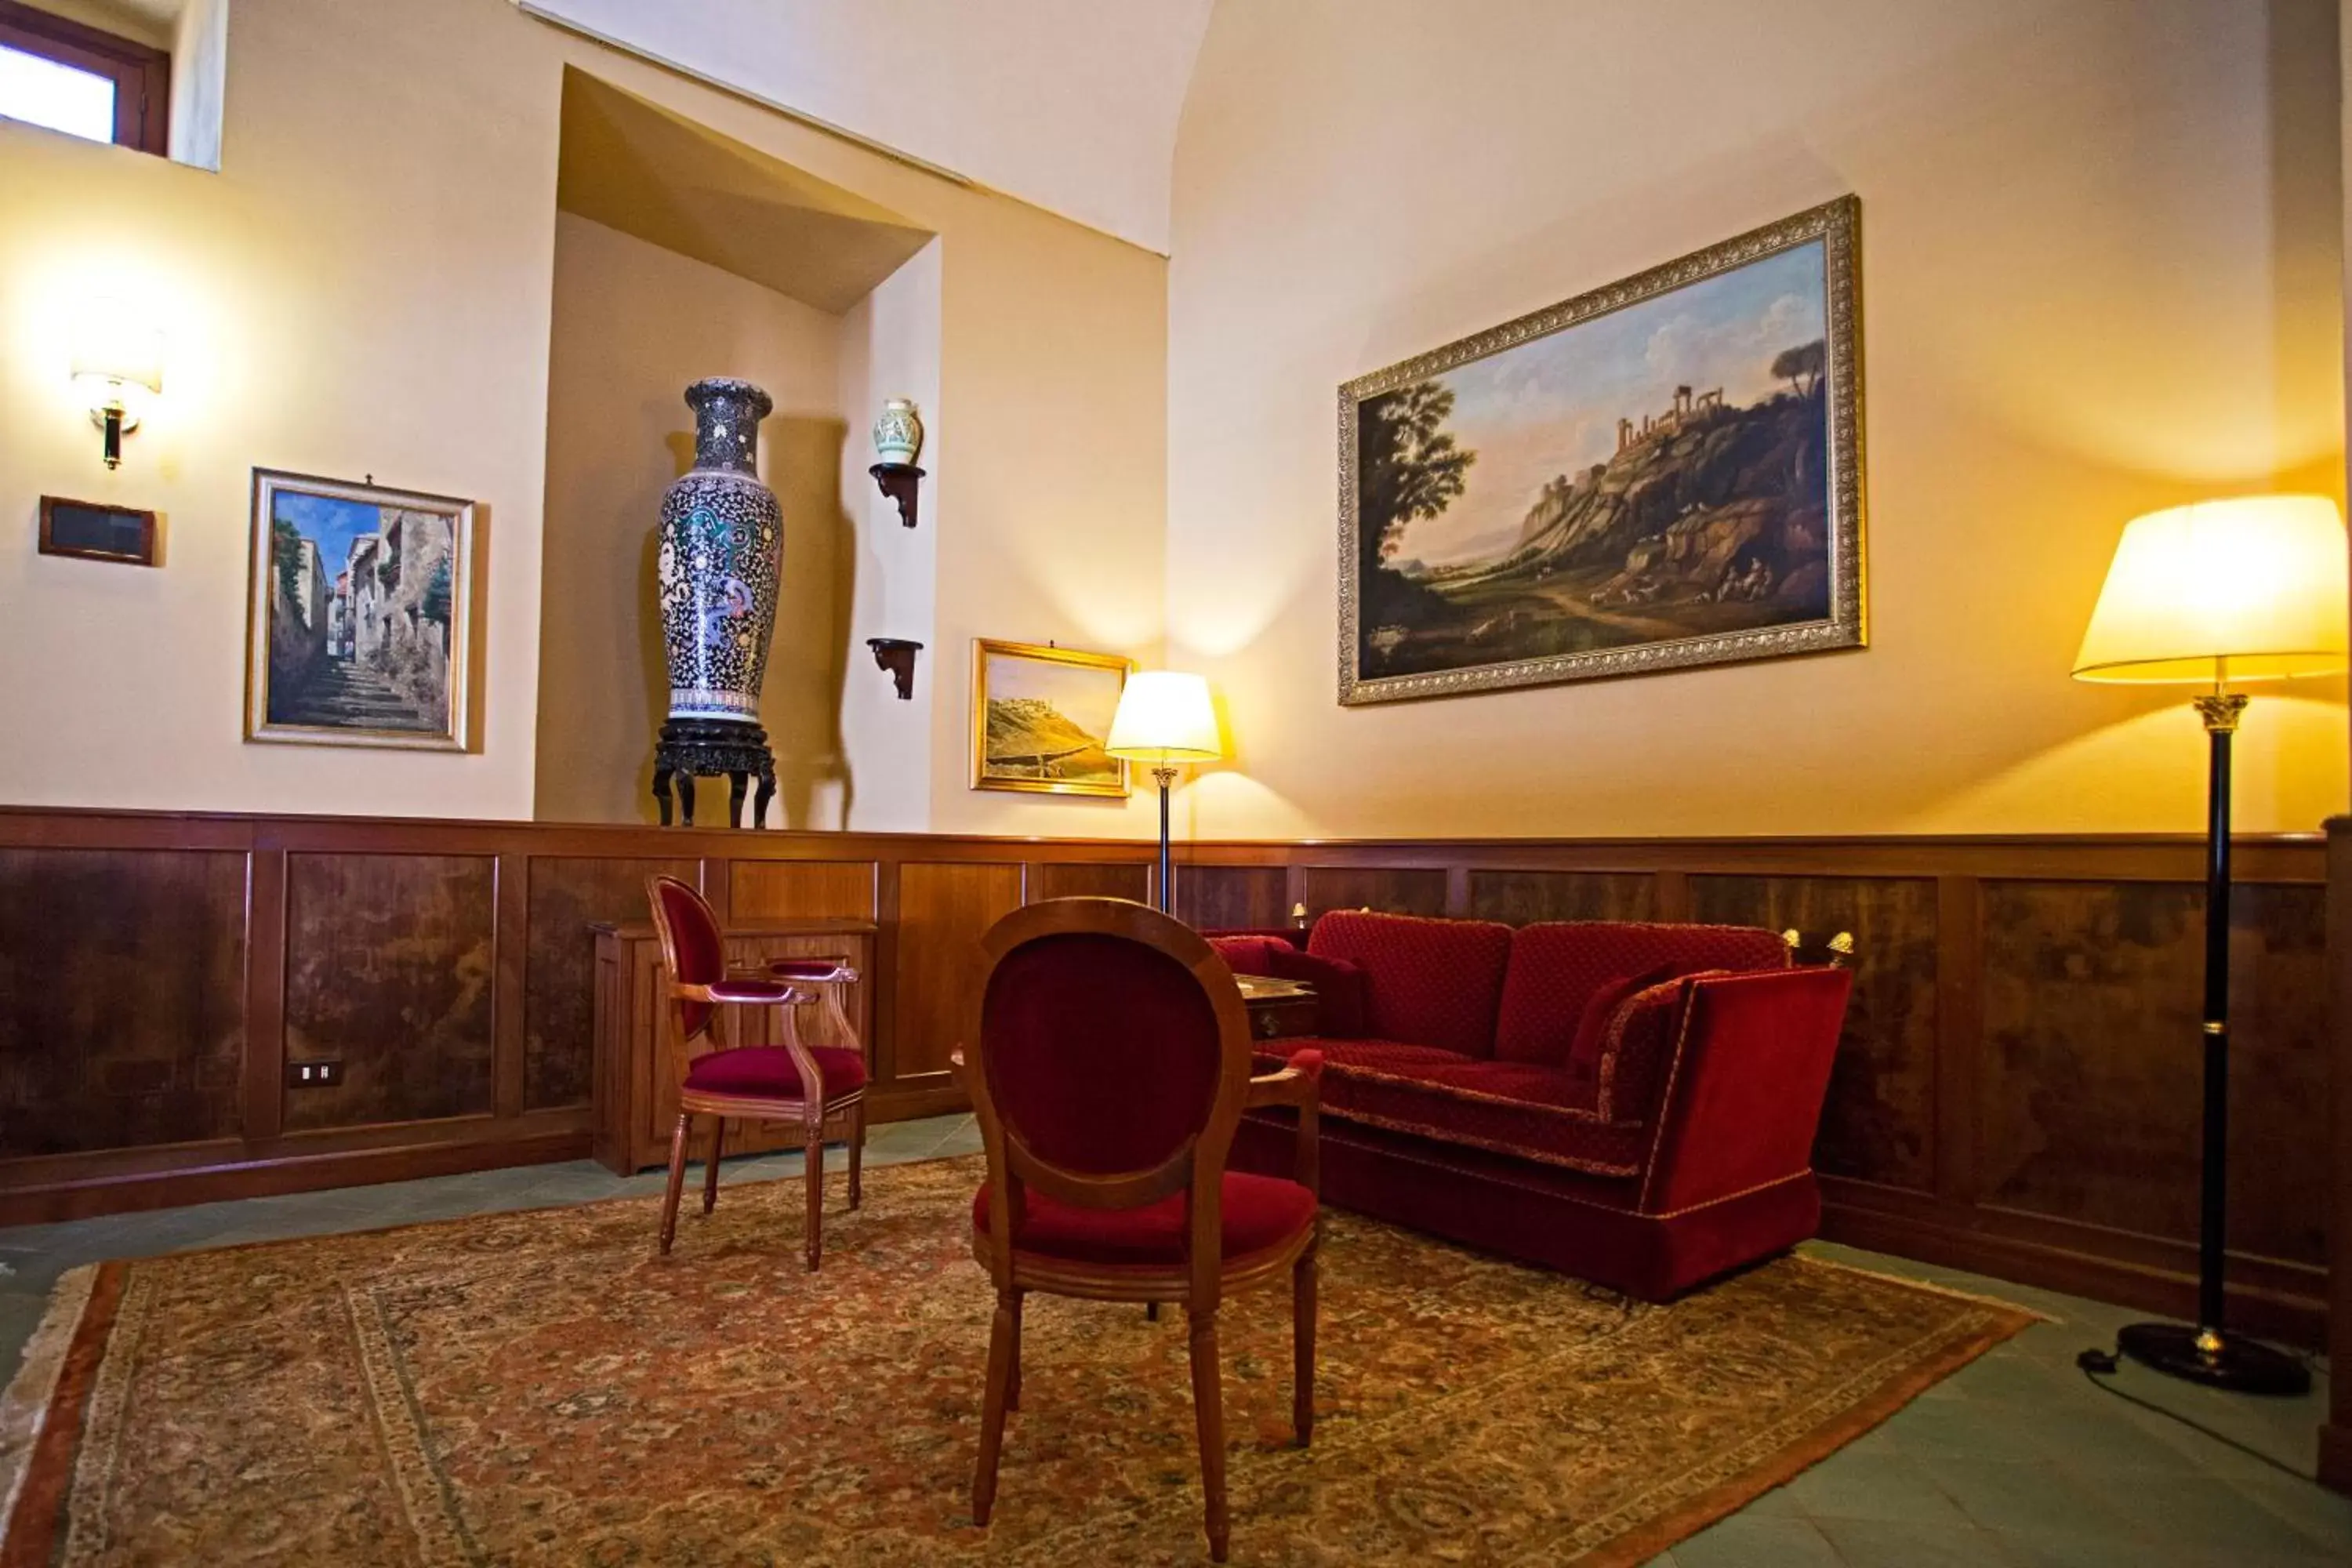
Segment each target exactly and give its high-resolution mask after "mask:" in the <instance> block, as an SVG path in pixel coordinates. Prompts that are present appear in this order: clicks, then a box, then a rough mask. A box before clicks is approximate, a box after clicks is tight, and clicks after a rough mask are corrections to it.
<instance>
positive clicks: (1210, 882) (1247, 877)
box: [1175, 866, 1290, 931]
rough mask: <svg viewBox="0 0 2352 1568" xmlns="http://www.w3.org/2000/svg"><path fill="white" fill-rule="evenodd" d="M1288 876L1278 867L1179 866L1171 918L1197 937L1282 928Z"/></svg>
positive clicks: (1286, 919) (1287, 909)
mask: <svg viewBox="0 0 2352 1568" xmlns="http://www.w3.org/2000/svg"><path fill="white" fill-rule="evenodd" d="M1289 875H1290V874H1289V872H1288V871H1287V870H1286V869H1285V868H1283V867H1280V866H1179V867H1177V868H1176V878H1175V881H1176V914H1177V916H1178V918H1179V919H1181V920H1182V921H1183V922H1184V923H1185V924H1186V925H1189V926H1192V927H1193V928H1195V929H1196V930H1199V931H1240V930H1245V929H1252V928H1255V929H1258V930H1265V929H1267V928H1269V927H1273V926H1286V925H1288V924H1289V923H1290V902H1289V900H1287V899H1286V898H1285V897H1284V896H1283V895H1284V890H1285V889H1286V886H1287V884H1288V881H1289Z"/></svg>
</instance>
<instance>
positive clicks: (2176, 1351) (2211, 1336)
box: [2116, 1323, 2311, 1394]
mask: <svg viewBox="0 0 2352 1568" xmlns="http://www.w3.org/2000/svg"><path fill="white" fill-rule="evenodd" d="M2116 1345H2117V1346H2118V1347H2119V1348H2121V1350H2122V1351H2123V1352H2124V1354H2126V1355H2127V1356H2129V1357H2131V1358H2132V1360H2134V1361H2136V1362H2138V1363H2140V1364H2141V1365H2143V1366H2152V1367H2154V1368H2155V1369H2156V1370H2157V1371H2158V1372H2161V1373H2168V1374H2169V1375H2171V1376H2173V1377H2179V1378H2185V1379H2187V1380H2188V1381H2189V1382H2190V1383H2201V1384H2205V1385H2206V1386H2207V1387H2209V1388H2226V1389H2228V1390H2230V1391H2231V1393H2233V1394H2308V1393H2309V1392H2310V1391H2311V1369H2310V1368H2309V1367H2307V1366H2305V1365H2304V1364H2303V1363H2301V1362H2300V1361H2297V1360H2296V1359H2295V1358H2294V1357H2293V1356H2291V1355H2288V1354H2287V1353H2286V1352H2284V1351H2274V1350H2273V1349H2271V1347H2270V1346H2268V1345H2266V1344H2261V1343H2258V1342H2255V1341H2253V1340H2250V1339H2246V1338H2243V1337H2242V1336H2240V1335H2237V1334H2223V1333H2221V1332H2219V1331H2215V1330H2212V1329H2192V1328H2190V1327H2189V1325H2188V1324H2186V1323H2134V1324H2132V1325H2130V1326H2129V1327H2128V1328H2126V1329H2125V1330H2123V1331H2121V1332H2120V1333H2118V1334H2116Z"/></svg>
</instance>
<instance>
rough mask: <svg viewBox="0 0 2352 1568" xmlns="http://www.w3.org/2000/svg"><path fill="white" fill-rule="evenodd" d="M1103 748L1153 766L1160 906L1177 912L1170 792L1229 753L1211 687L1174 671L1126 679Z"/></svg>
mask: <svg viewBox="0 0 2352 1568" xmlns="http://www.w3.org/2000/svg"><path fill="white" fill-rule="evenodd" d="M1103 749H1104V750H1105V751H1107V752H1109V753H1110V754H1111V755H1112V756H1114V757H1123V758H1125V759H1126V760H1127V761H1129V762H1132V763H1150V764H1151V776H1152V777H1153V778H1154V779H1155V780H1157V781H1158V782H1159V784H1160V884H1159V898H1158V900H1156V901H1157V903H1158V906H1159V908H1160V910H1163V911H1166V912H1169V913H1173V912H1174V911H1175V907H1176V901H1175V900H1174V898H1173V897H1172V896H1171V894H1172V892H1173V888H1172V885H1171V882H1170V880H1169V856H1168V790H1169V786H1170V785H1171V784H1174V783H1175V782H1176V770H1177V769H1178V768H1180V767H1181V766H1183V765H1184V764H1185V763H1206V762H1213V761H1214V760H1216V759H1217V758H1219V757H1222V756H1223V755H1224V754H1225V747H1224V742H1223V739H1222V738H1221V737H1220V736H1219V735H1218V733H1217V714H1216V710H1215V709H1214V708H1213V706H1212V705H1211V704H1210V701H1209V683H1208V682H1207V681H1205V680H1203V679H1201V678H1200V677H1199V676H1197V675H1184V674H1181V673H1180V672H1178V671H1176V670H1172V669H1141V670H1138V671H1136V672H1135V673H1134V674H1133V675H1130V676H1129V677H1128V678H1127V687H1126V689H1124V690H1122V691H1121V692H1120V693H1119V694H1118V712H1117V713H1116V714H1114V715H1113V716H1112V718H1111V721H1110V739H1109V740H1108V742H1105V743H1104V747H1103Z"/></svg>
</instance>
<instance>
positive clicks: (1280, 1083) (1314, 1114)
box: [1244, 1049, 1323, 1197]
mask: <svg viewBox="0 0 2352 1568" xmlns="http://www.w3.org/2000/svg"><path fill="white" fill-rule="evenodd" d="M1244 1104H1245V1105H1246V1107H1247V1108H1248V1109H1250V1110H1256V1109H1257V1108H1258V1107H1260V1106H1265V1105H1293V1106H1297V1108H1298V1171H1297V1177H1296V1180H1297V1183H1298V1184H1299V1185H1300V1186H1302V1187H1305V1188H1306V1189H1307V1191H1308V1192H1310V1193H1313V1194H1316V1195H1317V1196H1318V1197H1320V1196H1321V1195H1322V1169H1321V1161H1320V1158H1319V1153H1318V1148H1317V1140H1318V1136H1319V1131H1320V1127H1321V1119H1322V1118H1321V1113H1322V1109H1323V1053H1322V1052H1321V1051H1318V1050H1311V1049H1310V1050H1304V1051H1296V1052H1293V1053H1292V1055H1291V1058H1290V1061H1289V1063H1288V1065H1287V1066H1286V1067H1284V1068H1282V1070H1280V1071H1279V1072H1270V1073H1267V1074H1265V1076H1264V1077H1263V1078H1254V1079H1250V1080H1249V1099H1248V1100H1245V1101H1244Z"/></svg>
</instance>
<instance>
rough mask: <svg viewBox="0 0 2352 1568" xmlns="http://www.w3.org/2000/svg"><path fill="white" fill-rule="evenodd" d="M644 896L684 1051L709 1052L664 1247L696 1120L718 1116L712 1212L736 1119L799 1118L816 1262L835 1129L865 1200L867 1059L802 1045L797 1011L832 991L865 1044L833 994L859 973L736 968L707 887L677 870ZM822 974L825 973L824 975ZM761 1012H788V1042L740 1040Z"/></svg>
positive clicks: (709, 1198) (691, 1101) (667, 1198)
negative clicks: (722, 1023)
mask: <svg viewBox="0 0 2352 1568" xmlns="http://www.w3.org/2000/svg"><path fill="white" fill-rule="evenodd" d="M646 898H647V899H648V900H650V902H651V903H652V905H653V911H654V930H655V931H656V932H657V933H658V934H659V935H660V937H661V946H662V967H663V970H664V972H665V975H666V984H665V986H664V994H665V996H666V998H667V1002H668V1005H669V1014H670V1026H671V1027H672V1028H673V1029H675V1030H676V1031H677V1040H678V1044H679V1047H680V1048H681V1049H684V1050H688V1051H692V1050H693V1049H694V1047H695V1046H696V1044H697V1042H700V1043H701V1044H702V1045H703V1047H704V1048H703V1049H702V1050H701V1051H700V1052H698V1054H696V1055H694V1056H693V1057H692V1058H691V1059H690V1060H689V1061H688V1065H687V1069H686V1081H685V1082H684V1083H683V1084H681V1085H680V1086H679V1089H678V1097H677V1131H675V1132H673V1133H672V1134H671V1135H670V1142H669V1187H668V1190H667V1193H666V1194H664V1196H663V1199H662V1218H661V1249H662V1251H664V1252H667V1251H668V1250H669V1248H670V1243H671V1241H672V1240H674V1239H675V1238H676V1237H677V1204H678V1198H679V1195H680V1194H681V1193H682V1192H683V1190H684V1188H685V1185H686V1147H687V1143H688V1140H689V1139H690V1138H691V1137H692V1135H693V1131H694V1119H695V1118H696V1117H698V1116H708V1117H709V1118H710V1119H711V1127H710V1158H709V1162H708V1163H706V1164H705V1165H704V1166H703V1173H702V1212H703V1213H705V1214H709V1212H710V1211H711V1209H712V1208H714V1207H716V1206H717V1205H718V1203H719V1147H720V1144H721V1143H722V1142H723V1141H724V1140H725V1138H726V1136H727V1123H728V1121H730V1119H731V1120H735V1121H790V1122H795V1123H797V1124H798V1125H799V1126H800V1128H801V1131H802V1143H803V1147H804V1148H805V1149H806V1150H807V1151H808V1176H807V1181H808V1237H807V1250H808V1266H809V1267H810V1268H816V1266H817V1264H818V1262H819V1261H820V1260H821V1258H822V1257H823V1254H824V1141H825V1134H826V1131H827V1130H828V1129H833V1130H835V1131H838V1132H840V1133H841V1134H842V1135H843V1136H845V1138H846V1139H847V1140H848V1142H849V1206H850V1207H851V1208H856V1206H857V1205H858V1204H859V1202H860V1201H861V1199H862V1198H863V1196H864V1194H862V1192H861V1191H860V1190H859V1175H860V1172H859V1166H860V1165H861V1163H863V1161H864V1159H865V1154H866V1059H865V1056H864V1054H863V1053H862V1052H861V1051H858V1050H855V1049H843V1048H841V1047H833V1046H804V1045H803V1044H802V1043H801V1037H800V1031H799V1029H798V1028H797V1027H796V1026H794V1024H793V1008H794V1007H796V1006H798V1005H801V1004H803V1003H805V1002H809V1001H814V1000H817V999H819V998H822V999H823V1000H824V1002H825V1004H826V1005H827V1007H828V1011H829V1012H830V1013H831V1014H833V1015H835V1016H837V1021H838V1024H839V1026H840V1027H841V1028H842V1029H843V1030H844V1032H845V1037H847V1038H851V1039H855V1038H856V1035H855V1033H854V1032H851V1031H849V1028H848V1019H847V1017H846V1016H844V1015H842V1010H841V1004H840V1001H839V999H838V997H837V996H836V995H835V992H836V991H837V990H838V988H839V986H840V984H843V983H844V982H845V980H846V979H854V978H855V977H856V976H855V974H854V973H850V972H848V971H847V970H846V969H845V967H844V966H839V965H835V964H831V963H824V964H818V965H814V966H812V965H810V964H809V963H807V961H805V960H791V959H787V960H782V961H779V962H778V963H775V964H774V965H772V971H773V972H772V973H757V974H742V973H730V971H729V969H728V967H727V951H726V943H725V942H724V940H723V939H722V937H721V935H720V932H719V917H718V916H716V915H715V914H713V913H711V910H710V906H709V904H707V903H705V902H704V901H703V898H702V895H701V894H700V893H698V892H697V891H695V890H694V889H693V888H691V887H689V886H688V885H687V884H686V883H684V882H681V881H679V880H678V879H677V878H675V877H648V878H646ZM795 965H798V966H799V969H798V971H797V972H796V970H795ZM819 969H822V970H823V971H824V973H817V970H819ZM761 1008H773V1009H776V1010H778V1011H779V1012H780V1014H781V1016H782V1020H783V1023H782V1029H781V1030H780V1035H781V1037H782V1042H783V1043H782V1044H781V1045H773V1046H768V1045H754V1046H747V1045H744V1044H742V1022H743V1018H744V1016H745V1015H746V1014H747V1013H751V1012H754V1011H756V1010H758V1009H761ZM722 1016H725V1017H726V1018H727V1019H728V1022H729V1025H730V1027H729V1028H728V1030H727V1034H728V1037H729V1043H728V1044H727V1045H724V1046H721V1045H719V1040H718V1036H719V1019H720V1018H721V1017H722Z"/></svg>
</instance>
